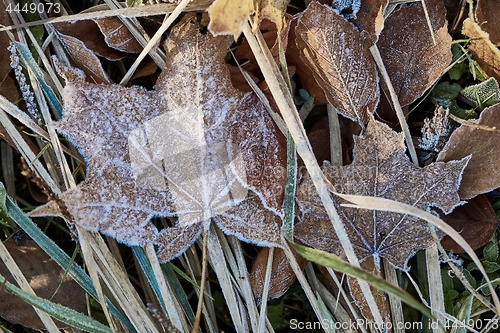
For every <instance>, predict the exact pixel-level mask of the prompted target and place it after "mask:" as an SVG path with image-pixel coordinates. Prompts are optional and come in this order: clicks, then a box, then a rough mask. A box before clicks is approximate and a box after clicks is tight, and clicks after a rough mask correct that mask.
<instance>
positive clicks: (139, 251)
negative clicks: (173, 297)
mask: <svg viewBox="0 0 500 333" xmlns="http://www.w3.org/2000/svg"><path fill="white" fill-rule="evenodd" d="M132 251H133V252H134V255H135V257H136V258H137V261H138V262H139V265H140V266H141V268H142V271H143V273H144V275H145V276H146V279H148V282H149V285H150V286H151V289H152V290H153V292H154V294H155V296H156V299H157V300H158V302H160V305H161V307H162V309H163V312H164V313H165V314H166V315H167V316H168V312H167V308H166V307H165V301H164V300H163V297H162V296H161V291H160V286H159V284H158V281H157V280H156V277H155V274H154V271H153V267H152V266H151V263H150V262H149V259H148V257H147V256H146V252H145V251H144V249H143V248H142V247H140V246H132ZM169 319H170V318H169Z"/></svg>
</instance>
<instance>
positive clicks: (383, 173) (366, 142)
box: [295, 117, 469, 272]
mask: <svg viewBox="0 0 500 333" xmlns="http://www.w3.org/2000/svg"><path fill="white" fill-rule="evenodd" d="M468 161H469V157H465V158H462V159H461V160H459V161H450V162H447V163H433V164H432V165H430V166H428V167H425V168H419V167H417V166H415V165H414V164H413V163H411V162H410V161H409V159H408V158H407V157H406V155H405V146H404V143H403V135H402V134H399V133H396V132H394V131H392V130H391V129H390V128H389V127H387V126H386V125H384V124H382V123H380V122H378V121H375V120H374V119H373V117H372V119H371V120H370V122H369V123H368V126H367V129H366V132H365V134H364V136H363V137H358V138H357V139H356V145H355V152H354V161H353V163H352V164H350V165H346V166H342V167H334V166H332V165H330V164H329V163H328V162H325V164H324V165H323V172H324V174H325V176H326V177H327V178H328V180H329V181H330V182H331V183H332V185H333V186H334V188H335V191H336V192H338V193H343V194H355V195H366V196H376V197H382V198H387V199H392V200H396V201H399V202H403V203H407V204H410V205H413V206H415V207H418V208H420V209H424V210H426V209H428V208H429V207H430V206H435V207H439V208H441V209H443V211H444V212H445V213H449V212H451V211H452V210H453V208H455V207H456V206H457V205H460V204H461V202H460V198H459V196H458V194H457V191H458V187H459V184H460V179H461V176H462V172H463V170H464V168H465V166H466V165H467V162H468ZM297 201H298V203H299V207H300V209H301V211H302V214H303V219H302V222H301V223H298V224H297V226H296V227H295V236H296V237H297V238H298V239H300V240H301V241H302V242H304V243H306V244H308V245H310V246H313V247H315V248H318V249H321V250H324V251H327V252H330V253H334V254H336V255H338V256H341V257H343V258H345V254H344V251H343V249H342V247H341V245H340V243H339V241H338V239H337V237H336V234H335V231H334V230H333V227H332V225H331V222H330V220H329V219H328V216H327V214H326V211H325V209H324V208H323V206H322V204H321V200H320V198H319V196H318V195H317V194H315V191H314V185H313V183H312V181H311V179H310V177H309V176H306V177H305V178H304V180H303V181H302V182H301V183H300V184H299V186H298V189H297ZM333 201H334V204H335V205H336V206H337V209H338V212H339V215H340V218H341V219H342V220H343V222H344V223H345V227H346V230H347V233H348V235H349V236H350V238H351V242H352V243H353V245H354V250H355V252H356V254H357V257H358V259H359V260H360V263H361V266H362V267H363V262H365V261H371V262H372V264H373V263H374V264H375V268H376V271H378V272H380V270H379V269H380V266H379V262H380V258H381V257H384V258H386V259H387V260H388V261H389V262H390V263H391V264H392V265H393V266H395V267H398V268H401V269H406V268H407V267H406V263H407V261H408V259H409V258H410V257H411V256H412V255H413V254H414V253H415V252H417V250H419V249H423V248H425V247H427V246H428V245H430V244H431V242H432V241H433V238H432V236H431V234H430V232H429V230H428V223H427V222H425V221H422V220H419V219H418V218H416V217H413V216H409V215H406V216H405V215H402V214H397V213H392V212H386V211H372V210H361V209H355V208H347V207H342V206H341V204H342V203H343V202H344V201H343V200H342V199H340V198H339V197H335V196H334V197H333Z"/></svg>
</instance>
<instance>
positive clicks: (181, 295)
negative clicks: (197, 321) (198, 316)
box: [161, 262, 211, 322]
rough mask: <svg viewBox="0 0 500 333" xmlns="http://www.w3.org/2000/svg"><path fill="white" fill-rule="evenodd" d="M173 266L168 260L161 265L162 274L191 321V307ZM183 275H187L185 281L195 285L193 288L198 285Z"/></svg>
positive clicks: (192, 316) (192, 313)
mask: <svg viewBox="0 0 500 333" xmlns="http://www.w3.org/2000/svg"><path fill="white" fill-rule="evenodd" d="M173 267H175V266H174V264H172V263H170V262H169V263H165V264H162V265H161V268H162V271H163V274H165V277H166V279H167V281H168V282H169V283H170V286H171V288H172V290H173V291H174V293H175V296H176V297H177V299H178V300H179V303H181V305H182V308H183V309H184V311H185V312H186V316H187V317H188V319H189V321H190V322H193V321H194V312H193V309H192V308H191V305H190V304H189V301H188V298H187V295H186V292H185V291H184V288H183V287H182V285H181V284H180V282H179V279H178V278H177V276H176V275H175V272H174V270H173ZM175 268H177V267H175ZM181 273H184V272H182V271H181ZM183 276H184V277H187V281H188V282H189V283H191V284H192V285H193V286H195V288H199V286H197V285H196V282H195V281H193V280H192V279H190V278H189V276H187V275H186V274H183ZM205 295H207V293H206V292H205ZM210 297H211V296H210Z"/></svg>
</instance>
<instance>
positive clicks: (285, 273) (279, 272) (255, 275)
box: [250, 247, 308, 303]
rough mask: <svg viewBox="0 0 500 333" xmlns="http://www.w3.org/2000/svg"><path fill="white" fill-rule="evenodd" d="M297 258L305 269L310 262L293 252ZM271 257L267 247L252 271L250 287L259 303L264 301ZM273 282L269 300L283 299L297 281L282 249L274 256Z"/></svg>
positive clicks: (255, 261)
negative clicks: (267, 271) (266, 277)
mask: <svg viewBox="0 0 500 333" xmlns="http://www.w3.org/2000/svg"><path fill="white" fill-rule="evenodd" d="M292 251H293V253H294V254H295V258H296V259H297V262H298V264H299V266H300V268H301V269H304V268H305V266H306V265H307V263H308V261H307V260H306V259H304V258H302V257H301V256H299V255H298V254H296V252H295V250H293V249H292ZM268 256H269V248H267V247H265V248H263V249H262V250H260V251H259V254H258V255H257V257H255V259H254V261H253V263H252V268H251V270H250V285H251V286H252V290H253V293H254V296H255V299H256V300H257V303H260V302H261V301H262V293H263V290H264V280H265V276H266V268H267V260H268ZM271 269H272V272H271V280H270V282H269V294H268V295H269V298H278V297H281V296H282V295H283V294H284V293H285V292H286V291H287V290H288V288H290V286H291V285H292V284H293V282H294V281H295V273H294V272H293V269H292V267H291V266H290V263H289V262H288V258H287V257H286V255H285V252H284V251H283V250H282V249H279V248H277V249H275V250H274V255H273V264H272V268H271Z"/></svg>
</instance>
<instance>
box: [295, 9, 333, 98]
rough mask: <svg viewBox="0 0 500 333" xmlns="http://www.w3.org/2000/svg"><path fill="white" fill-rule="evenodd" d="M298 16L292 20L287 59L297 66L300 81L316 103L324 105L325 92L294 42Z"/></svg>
mask: <svg viewBox="0 0 500 333" xmlns="http://www.w3.org/2000/svg"><path fill="white" fill-rule="evenodd" d="M297 22H298V17H294V18H293V19H292V20H290V32H289V35H288V39H289V40H290V41H291V43H289V44H288V47H287V49H286V60H287V62H288V64H289V65H293V66H295V68H296V73H297V76H298V77H299V79H300V83H301V84H302V86H303V87H306V88H307V92H308V93H309V95H310V96H312V97H313V98H314V104H316V105H324V104H327V103H328V101H327V100H326V97H325V93H324V92H323V89H321V87H320V86H319V85H318V83H317V82H316V80H315V79H314V75H313V71H312V70H311V68H309V66H307V64H306V63H305V62H304V61H302V58H301V56H300V53H301V52H300V50H299V48H298V47H297V45H296V43H295V42H294V41H295V39H296V37H295V28H296V26H297Z"/></svg>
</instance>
